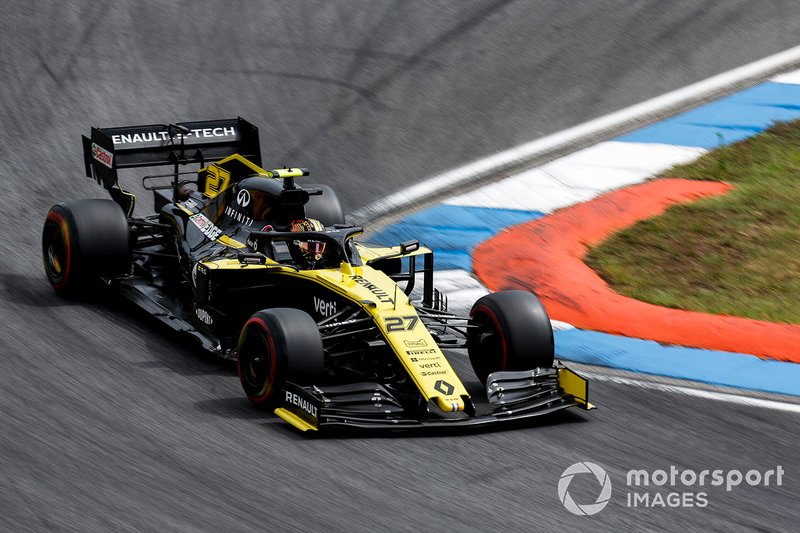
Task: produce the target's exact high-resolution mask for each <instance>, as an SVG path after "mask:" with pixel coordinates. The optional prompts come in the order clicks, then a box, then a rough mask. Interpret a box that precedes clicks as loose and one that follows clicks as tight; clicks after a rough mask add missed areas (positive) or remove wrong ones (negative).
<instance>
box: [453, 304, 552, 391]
mask: <svg viewBox="0 0 800 533" xmlns="http://www.w3.org/2000/svg"><path fill="white" fill-rule="evenodd" d="M469 314H470V316H471V317H472V325H473V326H475V327H472V328H470V329H469V331H468V334H467V351H468V352H469V359H470V362H471V363H472V368H473V370H475V375H477V376H478V379H479V380H480V381H481V383H486V378H487V377H488V376H489V374H491V373H492V372H498V371H501V370H509V371H511V370H532V369H534V368H537V367H551V366H553V356H554V353H555V346H554V343H553V328H552V326H551V324H550V318H549V317H548V316H547V311H545V309H544V306H543V305H542V303H541V302H540V301H539V298H537V297H536V295H535V294H533V293H530V292H527V291H503V292H496V293H493V294H487V295H486V296H484V297H482V298H480V299H479V300H478V301H477V302H475V305H473V306H472V310H471V311H470V313H469Z"/></svg>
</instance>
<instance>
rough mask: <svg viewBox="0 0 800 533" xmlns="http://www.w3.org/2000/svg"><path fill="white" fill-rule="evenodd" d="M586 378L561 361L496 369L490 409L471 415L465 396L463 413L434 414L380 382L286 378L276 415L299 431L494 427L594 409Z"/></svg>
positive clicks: (491, 383)
mask: <svg viewBox="0 0 800 533" xmlns="http://www.w3.org/2000/svg"><path fill="white" fill-rule="evenodd" d="M588 392H589V385H588V381H587V380H586V379H584V378H582V377H581V376H579V375H578V374H576V373H575V372H573V371H571V370H570V369H568V368H566V367H564V366H556V367H553V368H543V369H534V370H526V371H519V372H495V373H493V374H491V375H490V376H489V378H488V379H487V386H486V397H487V400H488V404H489V405H488V407H489V410H488V411H486V412H483V413H482V414H476V410H475V408H474V407H472V403H471V402H470V400H469V398H465V401H466V403H467V405H468V406H470V407H471V408H468V409H466V410H465V411H464V412H462V413H458V414H456V415H451V416H448V415H446V414H444V413H442V414H434V413H431V411H430V410H429V409H427V408H424V407H421V408H418V409H409V408H408V407H407V406H404V405H403V403H402V402H401V401H400V400H399V399H398V395H397V394H396V393H394V392H393V391H391V390H390V389H388V388H387V387H385V386H384V385H381V384H379V383H354V384H349V385H338V386H333V387H324V388H321V387H317V386H310V387H302V386H299V385H296V384H294V383H287V384H286V386H285V387H284V390H283V391H282V393H281V397H280V401H281V405H280V406H279V407H278V408H277V409H275V414H276V415H278V416H279V417H280V418H282V419H283V420H285V421H286V422H289V423H290V424H291V425H293V426H294V427H296V428H297V429H299V430H301V431H322V430H324V429H326V428H359V429H382V430H413V429H433V428H437V429H442V428H469V427H486V426H493V425H496V424H501V423H505V422H511V421H519V420H524V419H528V418H533V417H537V416H541V415H544V414H548V413H553V412H556V411H560V410H562V409H566V408H568V407H580V408H583V409H587V410H588V409H594V406H593V405H592V404H591V403H589V401H588Z"/></svg>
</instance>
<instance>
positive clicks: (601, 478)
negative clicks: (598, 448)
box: [558, 461, 611, 516]
mask: <svg viewBox="0 0 800 533" xmlns="http://www.w3.org/2000/svg"><path fill="white" fill-rule="evenodd" d="M576 474H593V475H594V477H595V478H596V479H597V482H598V483H599V484H600V495H599V496H598V497H597V501H595V502H594V503H587V504H583V505H581V504H577V503H575V500H573V499H572V496H570V494H569V484H570V483H571V482H572V478H573V477H575V475H576ZM610 498H611V479H610V478H609V477H608V474H607V473H606V471H605V470H603V468H602V467H600V466H598V465H596V464H594V463H590V462H589V461H584V462H582V463H575V464H574V465H570V466H568V467H567V469H566V470H564V473H563V474H561V479H559V480H558V499H559V500H561V503H562V504H563V505H564V507H566V508H567V511H569V512H570V513H572V514H576V515H581V516H586V515H593V514H597V513H599V512H600V511H602V510H603V508H604V507H605V506H606V505H608V500H609V499H610Z"/></svg>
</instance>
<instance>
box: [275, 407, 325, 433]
mask: <svg viewBox="0 0 800 533" xmlns="http://www.w3.org/2000/svg"><path fill="white" fill-rule="evenodd" d="M275 414H276V415H278V416H279V417H281V418H282V419H283V420H285V421H286V422H289V423H290V424H291V425H293V426H294V427H296V428H297V429H299V430H300V431H317V428H316V427H315V426H313V425H312V424H309V423H308V422H306V421H305V420H303V419H302V418H300V417H299V416H297V415H296V414H294V413H293V412H291V411H287V410H286V409H284V408H283V407H278V408H277V409H275Z"/></svg>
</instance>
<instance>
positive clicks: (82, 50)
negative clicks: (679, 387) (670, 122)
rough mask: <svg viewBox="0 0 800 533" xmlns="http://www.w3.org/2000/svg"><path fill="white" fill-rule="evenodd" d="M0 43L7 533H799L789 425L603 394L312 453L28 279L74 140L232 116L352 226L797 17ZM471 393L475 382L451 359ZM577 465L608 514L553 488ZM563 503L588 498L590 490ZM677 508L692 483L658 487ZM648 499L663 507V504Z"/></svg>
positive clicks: (24, 24) (196, 8)
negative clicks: (656, 475)
mask: <svg viewBox="0 0 800 533" xmlns="http://www.w3.org/2000/svg"><path fill="white" fill-rule="evenodd" d="M4 8H5V9H4V17H3V19H2V21H0V29H2V31H0V73H2V78H3V83H2V84H0V105H1V106H2V111H1V112H0V113H1V114H0V124H1V125H2V126H1V127H0V174H2V180H3V183H4V184H5V187H4V190H3V194H2V195H1V196H0V320H1V323H2V325H3V330H4V332H3V335H2V336H0V354H2V357H0V530H2V531H28V530H31V531H59V530H64V531H69V530H74V531H133V530H143V531H165V530H169V531H173V530H174V531H249V530H253V531H254V530H262V531H263V530H267V531H290V530H292V531H293V530H298V531H321V530H331V531H367V530H369V531H375V530H378V531H404V530H409V531H410V530H421V529H426V530H430V531H442V530H448V531H454V530H464V531H537V530H543V529H551V530H590V529H591V530H596V531H601V530H608V531H612V530H613V531H619V530H635V531H641V530H648V529H652V530H659V529H669V530H681V529H684V530H693V529H704V530H706V529H717V530H729V531H730V530H738V529H755V530H759V529H760V530H770V531H777V530H785V531H793V530H796V521H797V518H798V515H797V507H796V501H797V494H798V493H800V491H799V490H798V488H800V469H798V468H797V466H798V464H800V462H798V460H797V453H796V451H797V445H796V442H797V439H798V429H797V428H798V423H797V422H798V420H797V415H796V414H790V413H782V412H779V411H771V410H763V409H758V408H754V407H748V406H742V405H734V404H730V403H724V402H720V401H714V400H707V399H700V398H695V397H691V396H685V395H681V394H676V393H671V392H660V391H656V390H650V389H643V388H639V387H634V386H630V385H623V384H613V383H612V382H608V381H597V382H595V383H593V385H592V393H593V395H594V396H593V401H595V402H596V403H597V404H598V405H600V406H601V407H602V408H601V409H600V410H598V411H595V412H593V413H591V414H582V413H577V412H568V413H564V414H563V415H562V416H556V417H553V418H550V419H547V420H544V421H542V422H540V423H536V424H529V425H527V426H523V427H518V428H514V429H512V430H508V431H500V432H485V433H478V434H467V435H457V436H455V435H441V434H440V435H432V436H422V435H414V436H393V437H391V438H374V437H368V436H363V435H355V436H346V435H344V436H343V435H339V436H334V437H330V438H317V439H306V438H304V437H302V436H300V435H298V434H297V433H295V432H293V431H292V430H290V429H289V428H287V427H286V426H285V425H284V424H282V423H279V421H277V420H276V419H274V418H272V417H269V416H264V415H263V414H261V413H258V412H256V411H254V410H253V409H251V408H250V406H249V404H248V403H247V401H246V400H245V399H244V398H243V395H242V392H241V390H240V387H239V384H238V380H237V378H236V377H235V374H234V372H233V369H232V368H231V367H230V366H229V365H226V364H223V363H221V362H218V361H215V360H213V359H210V358H208V357H205V356H203V355H202V354H198V353H197V350H195V349H194V348H193V346H191V345H189V344H185V343H184V342H183V341H182V340H180V339H178V338H176V337H174V336H172V335H170V334H169V333H166V332H164V331H163V330H161V329H159V328H158V327H157V326H155V325H154V324H153V323H152V322H151V321H149V320H147V319H146V318H145V317H142V316H140V315H138V314H137V313H135V312H132V311H131V310H130V309H128V308H127V307H126V306H125V305H124V304H122V303H119V302H114V301H107V300H106V299H105V298H103V297H102V296H98V297H97V298H95V299H94V300H92V301H88V302H68V301H63V300H59V299H58V298H56V297H55V295H54V294H53V293H52V291H51V290H50V288H49V286H48V284H47V282H46V280H45V277H44V274H43V272H42V269H41V266H40V259H39V256H40V249H39V231H40V228H41V223H42V220H43V218H44V215H45V213H46V211H47V209H48V207H49V206H50V205H52V204H53V203H55V202H57V201H60V200H63V199H68V198H78V197H85V196H94V197H99V196H101V193H102V191H101V190H100V189H99V188H98V187H97V186H96V185H94V184H93V183H92V182H91V181H90V180H88V179H86V178H82V163H81V158H80V142H79V135H80V134H83V133H87V132H88V130H89V127H90V126H92V125H97V126H111V125H127V124H136V123H142V124H144V123H150V122H165V121H179V120H194V119H210V118H220V117H228V116H237V115H241V116H243V117H246V118H248V119H249V120H251V121H253V122H254V123H256V124H257V125H259V126H260V127H261V135H262V151H263V154H264V158H265V160H266V161H269V162H273V163H275V164H276V165H281V164H283V163H291V164H300V165H303V166H308V167H310V168H311V169H312V172H313V175H314V176H315V177H316V178H317V180H318V181H320V182H324V183H330V184H332V185H334V186H336V188H337V189H338V190H339V191H340V194H341V196H342V199H343V201H344V203H345V206H346V209H347V210H351V209H355V208H357V207H360V206H361V205H364V204H365V203H367V202H369V201H370V200H374V199H375V198H377V197H379V196H380V195H382V194H385V193H386V192H391V191H394V190H397V189H398V188H400V187H402V186H404V185H406V184H410V183H413V182H415V181H418V180H421V179H423V178H425V177H427V176H430V175H432V174H435V173H437V172H440V171H443V170H446V169H448V168H451V167H453V166H456V165H459V164H462V163H465V162H468V161H471V160H473V159H475V158H477V157H481V156H484V155H490V154H491V153H493V152H495V151H497V150H501V149H504V148H508V147H510V146H514V145H516V144H519V143H521V142H524V141H529V140H533V139H535V138H537V137H539V136H542V135H545V134H548V133H552V132H555V131H558V130H560V129H563V128H565V127H569V126H572V125H575V124H578V123H581V122H584V121H586V120H589V119H591V118H594V117H596V116H599V115H602V114H605V113H608V112H611V111H614V110H616V109H619V108H622V107H625V106H627V105H631V104H633V103H637V102H639V101H643V100H645V99H647V98H650V97H653V96H656V95H658V94H661V93H664V92H666V91H668V90H671V89H675V88H678V87H681V86H683V85H686V84H688V83H692V82H695V81H698V80H700V79H703V78H705V77H708V76H711V75H713V74H717V73H719V72H722V71H724V70H727V69H730V68H733V67H736V66H739V65H742V64H745V63H747V62H749V61H753V60H756V59H759V58H761V57H764V56H766V55H769V54H772V53H775V52H778V51H781V50H783V49H786V48H789V47H791V46H793V45H795V44H796V43H797V34H798V30H797V28H800V10H798V9H797V7H796V5H795V2H793V1H785V2H769V3H763V2H758V3H756V2H747V1H737V2H734V1H728V2H712V1H686V2H669V3H665V2H658V1H655V0H653V1H649V2H645V1H642V2H629V1H623V0H619V1H597V0H593V1H591V2H590V1H585V2H555V1H552V2H540V1H530V2H489V1H485V2H467V1H450V2H436V3H435V4H433V5H432V4H430V3H428V2H366V1H365V2H329V1H328V2H291V1H286V2H274V3H256V2H245V1H240V2H224V3H223V2H171V3H156V2H126V3H124V4H123V3H120V2H69V3H67V2H63V3H53V2H24V3H23V2H12V3H10V4H9V5H6V6H4ZM455 365H456V367H457V369H463V370H464V375H465V376H466V379H465V381H467V382H468V386H474V383H472V382H471V379H472V378H471V377H470V374H469V371H468V370H467V369H466V367H467V365H465V364H464V363H463V361H462V362H460V361H456V362H455ZM579 461H593V462H595V463H598V464H600V465H601V466H603V467H605V468H606V470H607V471H608V472H609V474H610V476H611V479H612V482H613V483H614V490H615V492H614V494H613V495H612V499H611V502H610V503H609V505H608V507H607V508H606V509H604V510H603V511H602V512H601V513H599V514H597V515H595V516H593V517H576V516H573V515H571V514H569V513H568V512H567V511H566V510H565V509H564V507H563V506H562V505H561V504H560V503H559V500H558V496H557V492H556V490H557V489H556V487H557V484H558V479H559V477H560V475H561V473H562V472H563V470H564V469H565V468H566V467H567V466H569V465H570V464H572V463H575V462H579ZM670 465H675V466H676V467H677V468H679V469H687V468H688V469H693V470H695V471H700V470H703V469H717V468H718V469H726V470H728V469H740V470H744V471H746V470H750V469H759V470H762V471H764V470H768V469H771V468H775V467H776V466H777V465H782V466H783V468H784V469H785V475H784V478H783V485H782V486H781V487H774V486H773V487H749V486H743V487H738V488H734V489H733V490H732V491H731V492H726V491H725V490H724V488H723V489H720V488H718V487H712V488H710V489H709V490H707V491H706V492H708V500H709V505H708V506H707V507H704V508H696V507H695V508H680V509H670V508H666V509H664V508H656V509H643V508H635V509H634V508H628V507H626V501H625V492H626V491H627V489H626V488H625V487H624V479H625V472H627V471H628V470H630V469H649V470H654V469H659V468H661V469H667V470H668V469H669V467H670ZM592 483H593V482H591V480H589V481H586V479H585V478H582V477H576V478H575V480H574V482H573V484H572V486H571V487H570V491H571V492H572V494H573V496H574V498H575V500H576V501H578V502H579V503H591V501H593V498H594V497H595V496H596V494H597V488H598V487H597V486H596V484H595V485H593V484H592ZM677 490H679V491H684V489H681V488H679V489H677ZM657 492H661V493H662V495H665V494H666V493H667V492H669V490H667V489H666V488H660V489H658V491H657Z"/></svg>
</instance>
